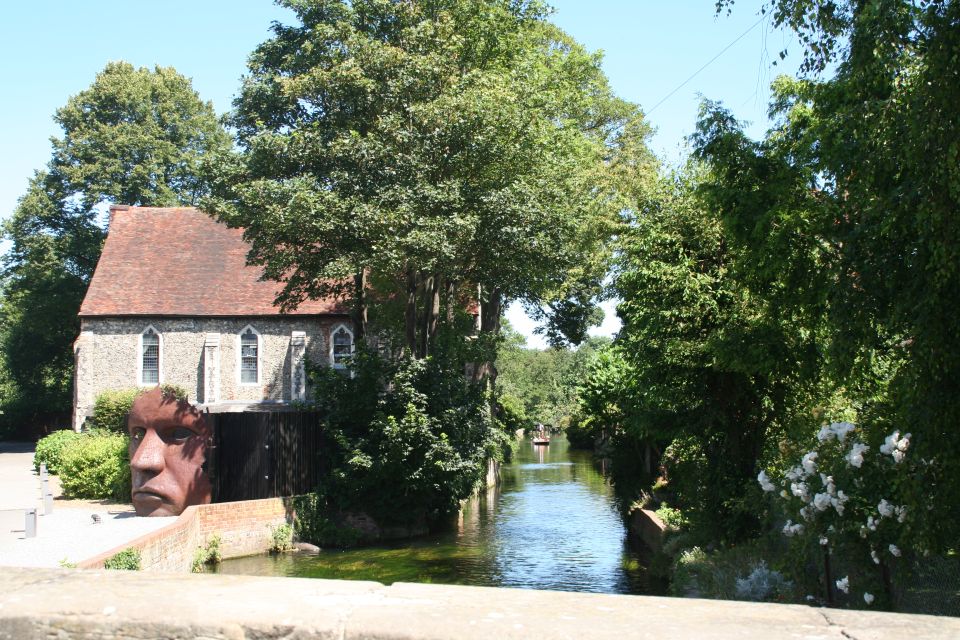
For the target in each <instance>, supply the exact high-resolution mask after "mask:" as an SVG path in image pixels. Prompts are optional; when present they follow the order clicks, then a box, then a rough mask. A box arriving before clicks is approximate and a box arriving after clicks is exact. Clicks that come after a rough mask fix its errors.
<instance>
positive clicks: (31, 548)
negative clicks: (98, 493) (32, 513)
mask: <svg viewBox="0 0 960 640" xmlns="http://www.w3.org/2000/svg"><path fill="white" fill-rule="evenodd" d="M50 490H51V493H52V494H53V496H54V501H53V504H54V506H53V513H50V514H48V515H38V517H37V535H36V537H33V538H27V537H26V533H25V531H24V524H25V520H24V512H23V510H24V509H28V508H36V509H37V513H38V514H43V500H42V498H41V496H40V476H39V475H37V474H36V473H34V471H33V444H31V443H11V442H0V566H18V567H56V566H58V565H59V564H60V562H61V561H66V562H79V561H80V560H85V559H86V558H89V557H91V556H95V555H97V554H98V553H103V552H104V551H109V550H110V549H112V548H114V547H117V546H120V545H122V544H123V543H125V542H129V541H132V540H134V539H135V538H138V537H140V536H142V535H144V534H146V533H150V532H151V531H154V530H156V529H159V528H160V527H162V526H164V525H166V524H169V523H170V522H173V520H175V518H138V517H136V514H135V513H134V511H133V507H132V506H130V505H128V504H119V503H115V502H111V501H109V500H68V499H65V498H64V497H63V496H62V494H61V491H60V482H59V479H58V478H57V477H56V476H51V477H50ZM94 515H97V516H98V517H99V518H100V522H99V523H94V521H93V520H94V519H93V516H94Z"/></svg>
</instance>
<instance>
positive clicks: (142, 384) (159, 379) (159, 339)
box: [137, 324, 164, 387]
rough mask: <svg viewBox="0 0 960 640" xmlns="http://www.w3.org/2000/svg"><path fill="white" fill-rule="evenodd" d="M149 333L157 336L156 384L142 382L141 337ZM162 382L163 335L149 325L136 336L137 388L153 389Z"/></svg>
mask: <svg viewBox="0 0 960 640" xmlns="http://www.w3.org/2000/svg"><path fill="white" fill-rule="evenodd" d="M150 331H152V332H153V333H154V334H155V335H156V336H157V382H144V381H143V336H144V334H146V333H148V332H150ZM163 382H164V380H163V334H162V333H160V332H159V331H157V329H156V327H154V326H153V325H152V324H149V325H147V326H146V327H144V329H143V331H141V332H140V334H139V335H138V336H137V386H138V387H153V386H156V385H158V384H163Z"/></svg>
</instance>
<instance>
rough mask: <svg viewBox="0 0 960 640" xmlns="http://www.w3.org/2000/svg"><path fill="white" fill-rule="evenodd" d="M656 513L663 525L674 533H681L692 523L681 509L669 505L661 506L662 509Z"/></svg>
mask: <svg viewBox="0 0 960 640" xmlns="http://www.w3.org/2000/svg"><path fill="white" fill-rule="evenodd" d="M654 513H656V514H657V517H658V518H660V520H661V521H662V522H663V524H665V525H667V527H669V528H670V529H673V530H674V531H681V530H683V529H686V528H687V527H688V526H689V525H690V521H689V520H688V519H687V518H686V517H684V515H683V513H681V512H680V510H679V509H674V508H672V507H670V506H668V505H667V504H662V505H660V508H658V509H657V510H656V511H655V512H654Z"/></svg>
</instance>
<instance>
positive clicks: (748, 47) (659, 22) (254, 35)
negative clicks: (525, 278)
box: [0, 0, 800, 344]
mask: <svg viewBox="0 0 960 640" xmlns="http://www.w3.org/2000/svg"><path fill="white" fill-rule="evenodd" d="M552 4H553V6H554V7H555V8H556V13H555V15H554V20H555V22H556V23H557V24H558V25H560V26H561V27H562V28H563V29H564V30H565V31H567V32H568V33H570V34H571V35H572V36H573V37H575V38H576V39H577V40H578V41H580V42H581V43H582V44H584V45H585V46H586V47H587V48H589V49H591V50H598V49H600V50H603V51H604V53H605V59H604V69H605V70H606V72H607V75H608V76H609V77H610V80H611V83H612V86H613V88H614V89H615V90H616V91H617V93H618V94H619V95H620V96H622V97H623V98H626V99H628V100H631V101H634V102H637V103H639V104H640V105H641V106H642V107H643V108H644V110H645V111H647V112H648V119H649V121H650V122H651V123H652V124H653V125H654V126H655V127H656V128H657V134H656V136H655V138H654V140H653V147H654V150H655V151H656V152H657V153H658V154H659V155H660V156H661V157H662V158H663V159H664V160H666V161H667V162H671V163H672V162H676V161H677V160H678V159H679V158H680V157H682V154H683V145H684V138H685V137H686V136H687V135H689V134H690V133H691V132H692V131H693V127H694V123H695V120H696V114H697V107H698V104H699V100H700V98H699V96H701V95H702V96H704V97H707V98H710V99H712V100H720V101H722V102H723V103H724V104H725V105H726V106H727V107H728V108H730V109H731V110H732V111H733V112H734V114H735V115H736V116H737V117H739V118H740V119H742V120H747V121H750V122H752V123H753V126H752V127H751V129H750V132H751V133H752V134H754V135H756V136H760V135H762V133H763V131H764V129H765V128H766V124H767V121H766V107H767V102H768V97H769V90H768V86H769V84H770V81H771V80H772V79H773V78H774V77H775V75H776V74H778V73H793V72H794V71H795V69H796V67H797V64H798V63H799V56H800V49H799V46H797V45H796V43H795V41H794V40H792V39H791V38H790V37H789V36H787V35H784V34H783V33H781V32H775V31H773V30H771V29H770V27H769V21H768V20H763V21H762V22H761V24H759V25H757V26H755V27H754V28H753V29H750V27H751V26H752V25H754V23H756V22H757V21H758V19H760V13H759V10H760V6H761V5H762V0H739V1H738V2H737V4H736V5H735V7H734V11H733V14H732V15H729V16H727V15H720V16H717V15H715V13H714V1H713V0H673V1H667V2H664V1H663V0H553V2H552ZM3 18H4V19H3V21H2V23H0V65H2V68H0V71H2V76H0V77H2V80H3V83H4V88H5V90H4V99H3V100H2V101H0V123H2V127H0V149H2V154H0V217H6V216H8V215H9V213H10V212H11V211H12V210H13V208H14V207H15V206H16V202H17V199H18V198H19V197H20V196H21V195H22V194H23V191H24V189H25V187H26V184H27V179H28V178H29V176H30V175H31V174H32V173H33V172H34V171H35V170H37V169H40V168H42V167H43V166H44V165H45V164H46V162H47V161H48V160H49V158H50V143H49V138H50V137H51V136H54V135H58V133H59V130H58V127H57V126H56V125H55V123H54V122H53V120H52V116H53V113H54V111H55V110H56V109H57V108H59V107H61V106H62V105H63V104H64V103H65V102H66V101H67V99H68V98H69V97H70V96H71V95H74V94H76V93H78V92H79V91H81V90H83V89H84V88H86V87H87V86H89V85H90V83H91V82H92V81H93V78H94V76H95V75H96V73H97V72H98V71H100V70H101V69H102V68H103V67H104V65H105V64H106V63H107V62H108V61H111V60H126V61H128V62H131V63H133V64H134V65H137V66H153V65H155V64H159V65H163V66H172V67H175V68H176V69H177V70H178V71H179V72H180V73H182V74H184V75H186V76H188V77H190V78H192V79H193V86H194V88H195V89H196V90H197V91H198V93H199V94H200V96H201V97H202V98H203V99H204V100H210V101H212V102H213V104H214V107H215V108H216V110H217V111H218V112H219V113H223V112H225V111H226V110H228V109H229V108H230V103H231V100H232V98H233V95H234V94H235V92H236V90H237V87H238V86H239V82H238V81H239V78H240V76H241V75H243V73H244V70H245V62H246V57H247V55H248V54H249V53H250V51H252V50H253V48H254V47H255V46H256V45H257V44H258V43H260V42H261V41H263V40H264V39H266V38H267V37H268V28H269V25H270V23H271V21H273V20H279V21H281V22H290V21H291V14H290V13H289V12H287V11H285V10H282V9H280V8H279V7H276V6H275V5H273V4H272V3H271V2H268V1H267V0H192V1H189V2H187V1H185V0H165V1H163V2H143V1H140V2H137V1H131V0H122V1H118V0H87V1H83V2H77V1H74V0H59V1H53V0H31V1H27V2H15V3H10V4H8V5H6V6H5V7H4V16H3ZM748 30H749V32H748V33H747V35H746V36H744V37H743V38H742V39H740V40H739V41H737V42H736V44H734V45H733V46H732V47H730V49H729V50H728V51H726V52H725V53H724V54H723V55H721V56H720V57H719V58H718V59H717V60H716V61H714V62H713V63H711V64H710V65H709V66H708V67H707V68H706V69H704V70H703V71H701V72H700V73H699V74H698V75H697V76H696V77H695V78H693V79H692V80H691V81H690V82H689V83H688V84H686V85H685V86H684V87H683V88H681V89H680V90H679V91H677V92H676V93H675V94H674V95H673V96H672V97H671V98H670V99H669V100H667V101H665V102H663V103H662V104H660V106H658V107H656V108H654V106H655V105H656V104H657V103H658V102H660V101H661V100H662V99H663V98H665V97H666V96H667V95H668V94H670V93H671V92H672V91H673V90H674V89H676V88H677V87H678V86H679V85H680V84H681V83H682V82H683V81H684V80H686V79H687V78H688V77H689V76H690V75H691V74H693V73H694V72H695V71H697V70H698V69H699V68H700V67H701V66H702V65H704V64H705V63H707V62H708V61H709V60H710V59H711V58H713V57H714V56H715V55H717V54H718V53H720V52H721V51H722V50H723V49H724V48H725V47H727V46H728V45H730V44H731V43H732V42H734V41H735V40H736V39H737V38H738V37H739V36H741V34H743V33H744V32H747V31H748ZM784 48H788V49H789V53H790V55H789V56H788V58H787V60H786V61H785V62H781V63H780V65H779V66H776V67H774V66H772V62H773V61H774V60H779V56H778V53H779V52H780V50H782V49H784ZM520 315H522V314H519V315H518V314H517V313H516V311H515V310H514V311H512V312H511V314H510V317H511V320H512V321H513V322H514V325H515V326H517V327H518V328H519V329H521V330H522V331H524V333H529V331H530V330H531V328H532V327H531V326H530V325H529V323H527V322H525V321H524V319H523V318H521V317H520ZM608 316H612V314H608ZM609 319H610V320H613V318H609ZM615 328H616V326H615V323H610V322H608V323H607V325H606V326H605V327H604V328H603V330H602V331H603V332H607V333H609V332H610V331H613V330H615ZM532 344H535V342H532Z"/></svg>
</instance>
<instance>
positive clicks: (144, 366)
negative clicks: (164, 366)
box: [139, 327, 160, 384]
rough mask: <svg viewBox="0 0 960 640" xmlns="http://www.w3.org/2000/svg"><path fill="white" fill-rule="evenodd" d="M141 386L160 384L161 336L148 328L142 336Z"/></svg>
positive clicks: (151, 328)
mask: <svg viewBox="0 0 960 640" xmlns="http://www.w3.org/2000/svg"><path fill="white" fill-rule="evenodd" d="M139 364H140V367H139V369H140V384H160V334H159V333H157V330H156V329H154V328H153V327H147V328H146V329H145V330H144V332H143V333H141V334H140V363H139Z"/></svg>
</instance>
